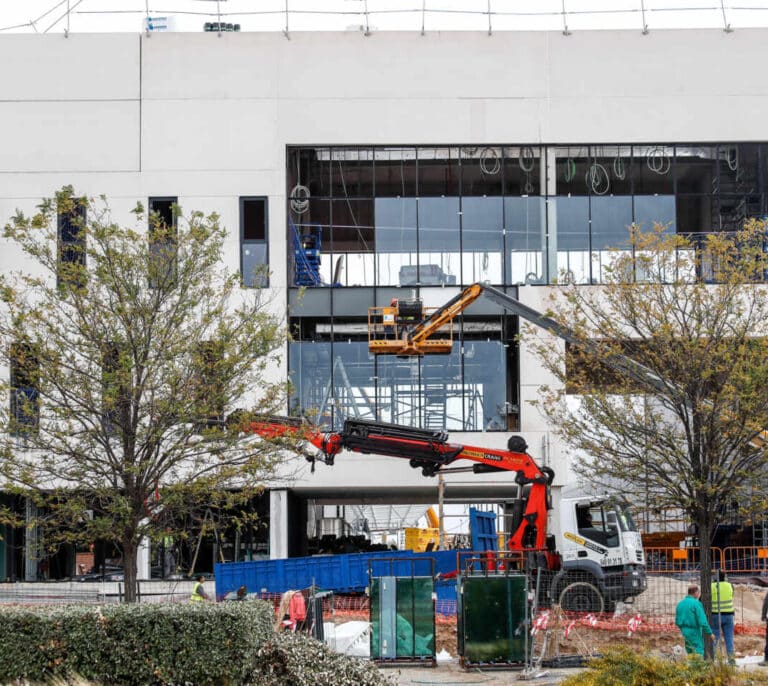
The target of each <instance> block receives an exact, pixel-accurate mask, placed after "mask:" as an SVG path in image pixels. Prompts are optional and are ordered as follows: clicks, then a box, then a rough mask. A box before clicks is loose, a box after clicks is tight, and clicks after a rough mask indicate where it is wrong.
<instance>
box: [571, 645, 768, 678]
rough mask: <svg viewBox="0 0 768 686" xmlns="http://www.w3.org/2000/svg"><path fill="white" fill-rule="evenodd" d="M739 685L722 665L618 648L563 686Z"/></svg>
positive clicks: (732, 672)
mask: <svg viewBox="0 0 768 686" xmlns="http://www.w3.org/2000/svg"><path fill="white" fill-rule="evenodd" d="M738 683H741V682H740V681H739V680H738V679H737V674H736V669H735V668H733V667H730V666H728V665H727V664H725V663H723V662H706V661H704V660H702V659H701V658H689V659H686V660H685V661H673V660H669V659H664V658H662V657H654V656H652V655H648V654H641V653H634V652H632V651H631V650H629V649H628V648H621V649H617V650H609V651H607V652H606V653H605V655H603V657H600V658H597V659H594V660H591V661H590V663H589V667H588V668H587V670H586V671H585V672H583V673H580V674H574V675H573V676H571V677H569V678H568V679H566V680H565V681H564V682H563V686H616V685H617V684H632V686H658V685H659V684H664V686H731V685H733V684H738ZM760 683H763V682H762V681H761V682H760Z"/></svg>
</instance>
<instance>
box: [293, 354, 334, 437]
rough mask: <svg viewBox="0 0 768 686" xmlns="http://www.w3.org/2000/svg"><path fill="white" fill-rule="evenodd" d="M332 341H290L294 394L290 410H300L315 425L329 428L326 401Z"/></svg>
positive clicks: (330, 419)
mask: <svg viewBox="0 0 768 686" xmlns="http://www.w3.org/2000/svg"><path fill="white" fill-rule="evenodd" d="M331 352H332V351H331V343H315V342H307V343H289V344H288V364H289V368H290V370H291V371H290V377H291V383H292V385H293V397H292V398H291V412H292V413H298V412H302V413H303V414H306V415H307V416H309V417H311V418H312V421H313V422H314V423H315V424H317V426H319V427H322V428H324V429H327V428H330V427H331V426H332V423H333V412H332V403H329V400H328V398H329V392H330V379H331V360H332V357H331Z"/></svg>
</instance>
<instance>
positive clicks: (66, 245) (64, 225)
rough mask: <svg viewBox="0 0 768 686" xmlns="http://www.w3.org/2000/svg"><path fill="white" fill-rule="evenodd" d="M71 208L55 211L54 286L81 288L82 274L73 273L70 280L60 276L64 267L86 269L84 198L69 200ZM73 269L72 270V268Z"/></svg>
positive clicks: (86, 212)
mask: <svg viewBox="0 0 768 686" xmlns="http://www.w3.org/2000/svg"><path fill="white" fill-rule="evenodd" d="M70 200H71V202H72V208H71V209H70V210H69V211H63V210H62V209H61V207H59V208H58V209H57V211H56V250H57V257H56V260H57V262H56V286H57V287H58V288H63V287H64V286H67V285H68V286H82V285H84V277H85V275H84V273H83V274H78V273H74V274H73V275H72V276H71V277H70V278H66V277H65V276H64V275H62V270H63V269H64V265H65V264H68V265H79V266H80V267H81V268H82V269H83V270H84V269H85V267H86V264H87V260H86V251H87V242H86V240H87V239H86V235H85V231H86V223H87V221H88V207H87V205H86V202H85V198H71V199H70ZM73 269H74V268H73Z"/></svg>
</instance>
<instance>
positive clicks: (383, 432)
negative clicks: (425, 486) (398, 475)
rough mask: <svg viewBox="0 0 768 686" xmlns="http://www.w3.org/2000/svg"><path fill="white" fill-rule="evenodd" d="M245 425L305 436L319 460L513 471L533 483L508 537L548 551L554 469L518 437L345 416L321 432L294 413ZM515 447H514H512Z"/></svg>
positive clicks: (271, 434) (518, 546)
mask: <svg viewBox="0 0 768 686" xmlns="http://www.w3.org/2000/svg"><path fill="white" fill-rule="evenodd" d="M239 428H240V429H241V430H244V431H246V432H248V433H254V434H257V435H259V436H263V437H264V438H267V439H280V438H286V439H292V440H295V441H306V442H308V443H311V444H312V445H314V446H315V447H316V448H317V449H318V450H319V451H320V457H319V458H318V459H320V461H322V462H325V463H326V464H329V465H332V464H333V463H334V459H335V457H336V455H338V454H339V452H341V450H343V449H346V450H349V451H352V452H357V453H364V454H376V455H386V456H389V457H399V458H405V459H407V460H409V464H410V466H411V467H414V468H417V469H421V471H422V474H424V476H433V475H434V474H436V473H437V472H438V471H441V470H444V469H445V467H447V466H448V465H450V464H451V463H453V462H454V461H456V460H469V461H471V462H474V463H475V464H474V465H473V467H472V470H473V471H474V472H475V473H485V472H503V471H507V472H513V473H514V474H515V483H517V484H518V485H519V486H520V489H519V491H520V494H521V498H522V493H523V486H530V492H529V493H528V494H527V498H526V502H525V507H524V510H523V513H522V517H521V520H520V522H519V523H518V524H517V526H516V528H515V531H514V532H513V533H512V535H511V536H510V539H509V548H510V550H524V549H525V550H527V549H532V550H539V551H545V550H546V537H547V510H548V509H549V503H550V498H549V486H550V484H551V483H552V480H553V478H554V472H553V471H552V470H551V469H548V468H546V467H544V468H539V467H538V465H537V464H536V463H535V462H534V460H533V458H532V457H531V456H530V455H528V454H527V453H526V452H525V450H526V448H527V446H526V445H525V442H524V441H523V440H522V439H521V438H520V437H513V438H512V439H510V449H508V450H499V449H495V448H485V447H476V446H471V445H462V444H459V443H449V442H448V433H447V432H446V431H443V430H429V429H426V430H425V429H416V428H413V427H409V426H400V425H398V424H387V423H384V422H373V421H368V420H363V419H347V420H346V421H345V422H344V428H343V429H342V431H340V432H322V431H320V430H319V429H318V428H317V427H314V426H312V425H311V424H308V423H306V422H303V421H301V420H300V419H297V418H295V417H275V416H269V417H258V418H254V419H252V420H248V422H247V424H246V425H244V426H243V425H241V426H239ZM512 448H515V449H512Z"/></svg>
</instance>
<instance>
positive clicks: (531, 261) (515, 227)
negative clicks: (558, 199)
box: [504, 197, 546, 284]
mask: <svg viewBox="0 0 768 686" xmlns="http://www.w3.org/2000/svg"><path fill="white" fill-rule="evenodd" d="M545 211H546V205H545V203H544V199H543V198H540V197H528V198H504V223H505V227H506V250H507V274H506V282H507V283H508V284H517V283H519V284H522V283H544V282H545V278H546V277H545V274H544V251H545V249H546V238H545V236H544V231H543V227H544V226H545V225H546V222H545V214H544V213H545Z"/></svg>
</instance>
